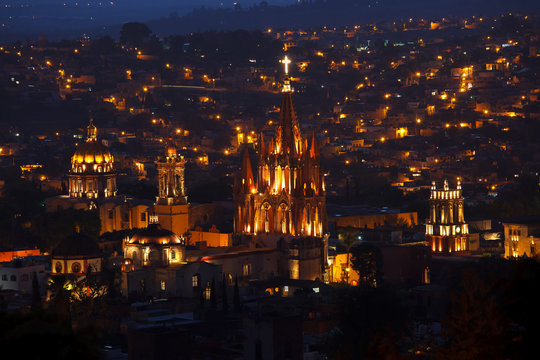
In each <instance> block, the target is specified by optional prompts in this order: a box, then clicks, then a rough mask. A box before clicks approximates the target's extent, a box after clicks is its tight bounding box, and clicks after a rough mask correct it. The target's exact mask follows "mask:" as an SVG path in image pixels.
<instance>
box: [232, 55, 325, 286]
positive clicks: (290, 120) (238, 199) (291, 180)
mask: <svg viewBox="0 0 540 360" xmlns="http://www.w3.org/2000/svg"><path fill="white" fill-rule="evenodd" d="M283 63H284V64H285V74H286V75H285V79H284V84H283V88H282V91H281V108H280V115H279V123H278V126H277V128H276V133H275V138H274V139H271V140H270V141H269V142H268V143H266V142H265V140H264V138H263V136H262V135H261V136H260V138H259V147H258V154H257V172H256V174H254V172H253V170H252V166H251V159H250V156H249V151H248V148H247V147H246V148H245V149H244V153H243V158H242V169H241V173H240V175H239V176H238V177H237V178H236V179H235V186H234V191H233V196H234V206H235V208H234V209H235V213H234V232H235V234H239V235H247V236H250V237H251V238H252V241H253V242H254V243H255V244H254V245H255V246H258V247H265V246H270V247H280V248H282V249H285V250H290V251H289V262H290V263H289V268H290V271H289V274H288V276H290V277H292V278H302V279H310V280H312V279H315V278H321V276H322V275H323V273H324V271H325V269H326V267H327V261H326V254H327V252H326V250H325V249H326V245H325V244H326V239H327V235H326V234H327V219H326V197H325V185H324V176H323V173H322V171H321V169H320V157H319V147H318V144H317V138H316V136H315V132H313V135H312V137H311V144H308V140H307V139H303V138H302V134H301V132H300V125H299V123H298V118H297V115H296V112H295V109H294V104H293V97H292V94H293V90H292V88H291V84H290V79H289V76H288V64H289V63H290V60H289V59H287V57H285V59H284V60H283ZM280 239H284V240H285V242H281V241H279V240H280ZM293 239H294V241H293ZM313 239H316V240H315V242H316V243H317V245H316V246H313V242H314V240H313ZM283 245H284V246H283ZM289 245H292V246H289ZM313 254H315V255H313ZM302 259H303V261H302ZM306 261H309V262H313V261H315V262H316V264H317V265H316V266H308V267H310V268H313V269H312V270H310V271H304V272H302V271H301V270H300V269H302V268H306V266H307V263H306Z"/></svg>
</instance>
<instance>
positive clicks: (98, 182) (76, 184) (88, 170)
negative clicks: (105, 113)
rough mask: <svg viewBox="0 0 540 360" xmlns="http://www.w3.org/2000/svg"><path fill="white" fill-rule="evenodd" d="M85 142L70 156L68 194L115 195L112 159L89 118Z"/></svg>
mask: <svg viewBox="0 0 540 360" xmlns="http://www.w3.org/2000/svg"><path fill="white" fill-rule="evenodd" d="M87 129H88V135H87V138H86V142H84V143H82V144H81V145H79V146H78V147H77V150H76V151H75V154H73V156H72V157H71V171H70V172H69V175H68V178H69V196H71V197H75V198H76V197H80V198H87V199H97V198H107V197H111V196H115V195H116V172H115V171H114V168H113V162H114V159H113V157H112V155H111V153H110V152H109V150H108V149H107V148H106V147H105V146H104V145H103V144H102V143H100V142H99V141H98V139H97V128H96V127H95V125H94V124H93V123H92V120H90V125H89V126H88V128H87Z"/></svg>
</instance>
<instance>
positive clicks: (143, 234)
mask: <svg viewBox="0 0 540 360" xmlns="http://www.w3.org/2000/svg"><path fill="white" fill-rule="evenodd" d="M129 244H158V245H173V244H178V245H182V244H183V241H182V239H181V238H180V236H178V235H176V234H175V233H173V232H172V231H169V230H167V229H163V228H162V227H161V225H159V224H148V227H147V228H146V229H142V230H139V231H138V232H137V233H136V234H135V235H133V237H132V238H131V239H130V240H129Z"/></svg>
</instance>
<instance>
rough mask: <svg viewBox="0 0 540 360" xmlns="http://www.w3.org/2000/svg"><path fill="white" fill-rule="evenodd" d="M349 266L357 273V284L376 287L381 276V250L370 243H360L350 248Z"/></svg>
mask: <svg viewBox="0 0 540 360" xmlns="http://www.w3.org/2000/svg"><path fill="white" fill-rule="evenodd" d="M351 254H352V258H351V264H352V265H351V267H352V268H353V269H354V270H355V271H356V272H357V273H358V285H359V286H362V287H377V285H380V283H381V278H382V273H381V269H382V254H381V250H380V249H379V248H378V247H377V246H375V245H373V244H370V243H362V244H359V245H356V246H354V247H352V248H351Z"/></svg>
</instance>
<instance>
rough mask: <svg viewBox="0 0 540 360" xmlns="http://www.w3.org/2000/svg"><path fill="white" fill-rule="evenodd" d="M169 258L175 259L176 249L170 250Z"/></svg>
mask: <svg viewBox="0 0 540 360" xmlns="http://www.w3.org/2000/svg"><path fill="white" fill-rule="evenodd" d="M171 259H173V260H174V259H176V251H174V250H171Z"/></svg>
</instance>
